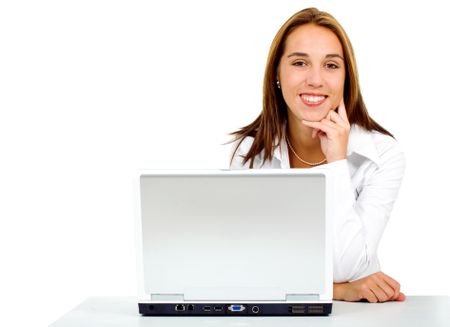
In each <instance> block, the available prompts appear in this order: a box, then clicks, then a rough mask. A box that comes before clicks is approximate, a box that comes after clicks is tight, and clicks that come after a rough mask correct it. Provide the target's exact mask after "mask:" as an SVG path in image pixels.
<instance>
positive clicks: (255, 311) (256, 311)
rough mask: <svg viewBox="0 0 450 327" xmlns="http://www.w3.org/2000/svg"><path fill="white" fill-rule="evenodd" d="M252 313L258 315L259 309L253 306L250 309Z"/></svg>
mask: <svg viewBox="0 0 450 327" xmlns="http://www.w3.org/2000/svg"><path fill="white" fill-rule="evenodd" d="M252 312H253V313H259V307H258V306H256V305H254V306H253V307H252Z"/></svg>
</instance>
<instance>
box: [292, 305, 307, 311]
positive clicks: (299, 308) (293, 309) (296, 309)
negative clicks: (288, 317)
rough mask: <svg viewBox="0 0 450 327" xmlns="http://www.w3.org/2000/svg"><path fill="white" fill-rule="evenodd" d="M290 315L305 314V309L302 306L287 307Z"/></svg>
mask: <svg viewBox="0 0 450 327" xmlns="http://www.w3.org/2000/svg"><path fill="white" fill-rule="evenodd" d="M289 312H290V313H306V307H305V306H304V305H294V306H292V307H289Z"/></svg>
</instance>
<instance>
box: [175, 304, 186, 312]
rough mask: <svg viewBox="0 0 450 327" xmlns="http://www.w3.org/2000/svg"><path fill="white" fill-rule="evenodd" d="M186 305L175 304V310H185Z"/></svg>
mask: <svg viewBox="0 0 450 327" xmlns="http://www.w3.org/2000/svg"><path fill="white" fill-rule="evenodd" d="M185 310H186V307H185V306H184V304H177V305H176V306H175V311H185Z"/></svg>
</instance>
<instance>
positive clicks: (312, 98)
mask: <svg viewBox="0 0 450 327" xmlns="http://www.w3.org/2000/svg"><path fill="white" fill-rule="evenodd" d="M300 98H301V99H302V101H303V103H304V104H306V105H307V106H311V107H315V106H320V105H321V104H322V103H324V101H325V100H326V98H327V96H326V95H323V94H311V93H302V94H300Z"/></svg>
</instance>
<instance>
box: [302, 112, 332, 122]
mask: <svg viewBox="0 0 450 327" xmlns="http://www.w3.org/2000/svg"><path fill="white" fill-rule="evenodd" d="M315 110H317V109H315ZM328 112H329V110H320V109H319V110H317V111H315V112H311V110H307V111H306V112H305V111H302V112H301V113H300V115H298V116H297V117H299V118H300V119H301V120H303V119H304V120H308V121H321V120H322V119H324V118H325V117H326V116H327V114H328Z"/></svg>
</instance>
